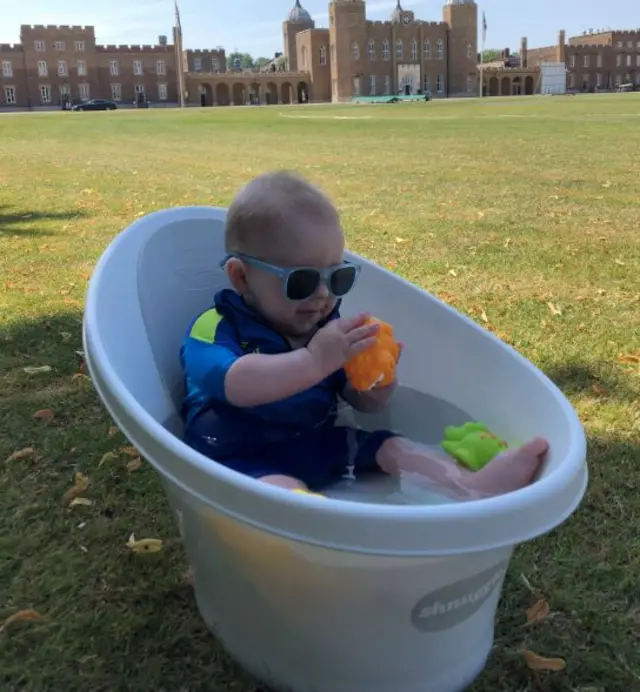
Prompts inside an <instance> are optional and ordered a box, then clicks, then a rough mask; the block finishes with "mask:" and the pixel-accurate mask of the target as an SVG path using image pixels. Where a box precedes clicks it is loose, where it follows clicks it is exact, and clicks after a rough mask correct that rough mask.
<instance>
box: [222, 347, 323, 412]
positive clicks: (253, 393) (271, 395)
mask: <svg viewBox="0 0 640 692" xmlns="http://www.w3.org/2000/svg"><path fill="white" fill-rule="evenodd" d="M323 378H324V375H323V374H322V373H320V372H319V368H318V367H317V366H316V363H315V361H314V358H313V356H312V355H311V352H310V351H309V350H308V349H306V348H301V349H298V350H297V351H291V353H280V354H277V355H266V354H261V353H251V354H249V355H246V356H242V358H238V359H237V360H236V361H235V362H234V363H233V365H231V367H230V368H229V370H228V371H227V375H226V377H225V380H224V393H225V397H226V399H227V401H228V402H229V403H230V404H233V405H234V406H240V407H249V406H261V405H263V404H271V403H273V402H274V401H281V400H282V399H287V398H288V397H290V396H294V395H295V394H299V393H300V392H303V391H304V390H305V389H310V388H311V387H313V386H314V385H316V384H318V382H320V381H321V380H322V379H323Z"/></svg>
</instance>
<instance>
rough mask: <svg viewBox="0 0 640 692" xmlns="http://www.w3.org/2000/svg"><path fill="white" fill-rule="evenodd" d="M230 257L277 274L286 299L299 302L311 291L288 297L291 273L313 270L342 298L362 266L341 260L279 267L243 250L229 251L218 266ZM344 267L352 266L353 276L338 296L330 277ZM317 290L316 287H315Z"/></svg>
mask: <svg viewBox="0 0 640 692" xmlns="http://www.w3.org/2000/svg"><path fill="white" fill-rule="evenodd" d="M230 259H239V260H241V261H242V262H246V263H247V264H248V265H249V266H252V267H256V268H257V269H262V270H264V271H266V272H268V273H269V274H274V275H275V276H277V277H278V278H279V279H280V280H281V281H282V290H283V292H284V295H285V298H286V299H287V300H292V301H293V302H296V303H297V302H300V301H303V300H308V299H309V298H311V296H312V295H313V293H312V294H311V295H309V296H307V298H300V299H299V300H296V299H295V298H290V297H289V296H288V295H287V286H288V284H289V278H290V277H291V275H292V274H294V273H295V272H297V271H314V272H317V274H318V276H319V282H318V285H320V283H324V285H325V286H326V287H327V290H328V291H329V293H330V294H331V295H332V296H333V297H334V298H344V296H346V295H347V293H349V292H350V291H351V290H352V289H353V287H354V286H355V285H356V281H357V280H358V276H359V275H360V270H361V269H362V267H361V266H360V265H359V264H356V263H355V262H349V261H345V262H341V263H340V264H334V265H332V266H330V267H307V266H304V267H279V266H278V265H276V264H270V263H269V262H263V261H262V260H261V259H258V258H257V257H254V256H253V255H246V254H245V253H244V252H231V253H229V254H228V255H227V256H226V257H225V258H224V259H223V260H222V261H221V262H220V268H224V267H225V265H226V264H227V262H228V261H229V260H230ZM346 268H352V269H354V271H355V275H354V277H353V283H352V284H351V288H349V290H348V291H347V293H343V294H342V295H340V296H338V295H336V294H335V293H334V292H333V291H332V290H331V277H332V276H333V274H334V273H335V272H336V271H337V270H338V269H346ZM316 290H317V287H316Z"/></svg>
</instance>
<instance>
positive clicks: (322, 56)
mask: <svg viewBox="0 0 640 692" xmlns="http://www.w3.org/2000/svg"><path fill="white" fill-rule="evenodd" d="M320 64H321V65H326V64H327V47H326V46H320Z"/></svg>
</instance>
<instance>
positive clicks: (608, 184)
mask: <svg viewBox="0 0 640 692" xmlns="http://www.w3.org/2000/svg"><path fill="white" fill-rule="evenodd" d="M602 187H611V181H610V180H607V182H606V183H602Z"/></svg>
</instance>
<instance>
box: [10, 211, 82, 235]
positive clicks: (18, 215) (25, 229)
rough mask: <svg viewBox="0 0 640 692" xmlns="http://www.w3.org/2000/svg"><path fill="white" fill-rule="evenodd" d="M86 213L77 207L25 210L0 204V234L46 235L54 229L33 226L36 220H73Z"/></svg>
mask: <svg viewBox="0 0 640 692" xmlns="http://www.w3.org/2000/svg"><path fill="white" fill-rule="evenodd" d="M85 216H86V213H85V212H84V211H82V210H79V209H74V210H70V211H52V212H45V211H27V210H24V209H20V210H16V209H12V208H11V207H7V206H5V205H2V206H0V235H7V236H10V235H25V236H27V235H30V236H36V237H37V236H47V235H53V234H54V233H55V231H52V230H46V229H43V228H37V227H34V225H33V224H34V223H37V222H38V221H73V220H74V219H79V218H83V217H85Z"/></svg>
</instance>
